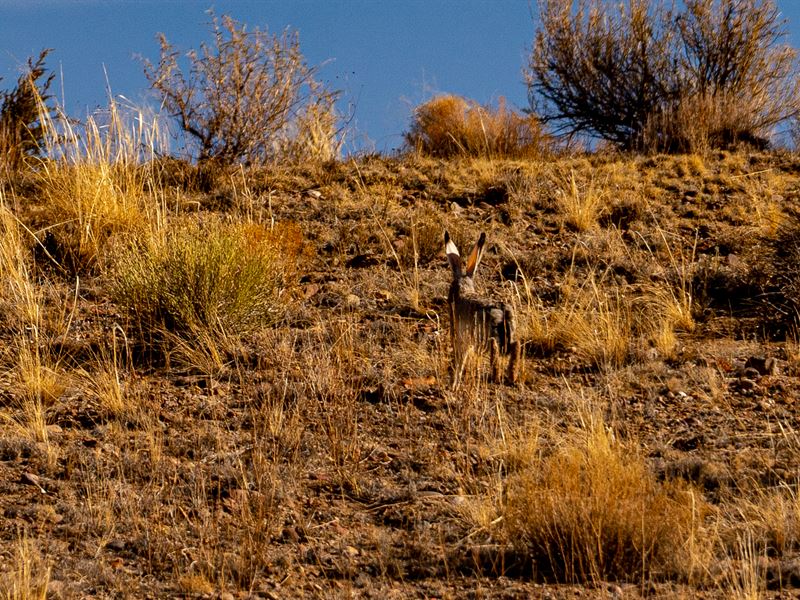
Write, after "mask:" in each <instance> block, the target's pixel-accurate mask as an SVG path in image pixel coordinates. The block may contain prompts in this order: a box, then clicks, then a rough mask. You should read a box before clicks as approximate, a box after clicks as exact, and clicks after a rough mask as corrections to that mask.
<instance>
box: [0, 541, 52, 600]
mask: <svg viewBox="0 0 800 600" xmlns="http://www.w3.org/2000/svg"><path fill="white" fill-rule="evenodd" d="M49 582H50V566H49V565H48V564H47V561H46V560H45V558H44V557H42V555H41V552H40V551H39V549H38V548H37V547H35V545H34V541H33V540H32V539H31V538H30V537H29V536H28V534H27V532H23V533H22V534H21V535H20V536H19V537H18V538H17V541H16V544H15V546H14V550H13V558H12V559H11V569H10V570H5V569H3V568H2V565H0V600H45V598H47V586H48V584H49Z"/></svg>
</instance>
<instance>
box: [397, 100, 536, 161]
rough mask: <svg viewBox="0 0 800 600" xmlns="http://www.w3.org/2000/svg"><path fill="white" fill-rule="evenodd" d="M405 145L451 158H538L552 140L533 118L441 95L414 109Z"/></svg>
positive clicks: (503, 103)
mask: <svg viewBox="0 0 800 600" xmlns="http://www.w3.org/2000/svg"><path fill="white" fill-rule="evenodd" d="M405 138H406V143H407V144H408V146H409V147H411V148H412V149H414V150H416V151H417V152H420V153H423V154H427V155H430V156H436V157H442V158H448V157H455V156H476V157H484V158H491V157H528V158H531V157H539V156H541V155H543V154H545V153H547V152H548V150H549V145H550V141H549V139H548V137H547V136H546V134H545V133H544V131H543V130H542V127H541V125H540V124H539V121H538V120H537V119H536V117H534V116H533V115H522V114H520V113H518V112H517V111H514V110H512V109H509V108H508V107H507V106H506V103H505V100H504V99H502V98H501V99H500V102H499V103H498V106H497V107H496V108H492V107H484V106H480V105H479V104H477V103H475V102H473V101H471V100H467V99H465V98H461V97H459V96H438V97H436V98H433V99H431V100H428V101H427V102H426V103H424V104H422V105H420V106H418V107H417V108H416V109H415V110H414V118H413V121H412V123H411V127H410V129H409V131H408V133H406V135H405Z"/></svg>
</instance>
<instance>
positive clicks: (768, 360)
mask: <svg viewBox="0 0 800 600" xmlns="http://www.w3.org/2000/svg"><path fill="white" fill-rule="evenodd" d="M744 367H745V370H746V369H754V370H755V371H756V372H758V374H759V375H775V374H776V373H777V372H778V361H777V360H775V358H774V357H772V356H769V357H764V356H751V357H750V358H748V359H747V362H745V364H744Z"/></svg>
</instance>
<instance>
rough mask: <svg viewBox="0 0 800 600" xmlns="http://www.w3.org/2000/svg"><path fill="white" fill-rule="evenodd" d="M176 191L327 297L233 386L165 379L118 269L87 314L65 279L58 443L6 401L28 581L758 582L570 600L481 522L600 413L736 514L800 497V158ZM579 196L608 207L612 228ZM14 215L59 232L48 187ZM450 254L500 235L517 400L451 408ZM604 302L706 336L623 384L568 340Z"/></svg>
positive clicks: (143, 586) (575, 164) (431, 168)
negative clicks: (121, 301)
mask: <svg viewBox="0 0 800 600" xmlns="http://www.w3.org/2000/svg"><path fill="white" fill-rule="evenodd" d="M170 173H171V175H170V176H171V177H173V178H174V179H173V181H172V186H174V187H176V188H178V189H179V190H181V191H180V192H179V199H180V201H181V204H180V208H179V210H182V211H185V212H187V214H190V215H191V214H194V213H195V212H197V214H198V215H199V216H198V218H202V215H203V214H206V213H211V212H221V213H227V212H230V213H231V214H233V213H236V212H237V211H238V212H248V211H249V214H252V215H257V216H258V218H261V219H264V220H267V221H268V220H269V219H275V220H276V221H294V222H296V223H297V224H299V226H300V228H301V230H302V231H303V234H304V239H305V241H306V244H307V249H308V253H307V255H306V258H305V259H304V263H303V265H302V268H301V270H302V277H301V279H300V282H299V285H298V287H297V289H295V290H292V291H290V292H287V294H289V295H288V296H287V300H288V301H287V309H286V314H285V317H284V318H283V319H282V320H281V322H280V323H279V324H278V325H276V326H274V327H272V328H269V329H265V330H263V331H259V332H258V333H257V334H255V335H249V336H246V337H245V338H244V339H236V340H235V342H232V343H231V344H229V345H227V346H226V347H225V355H224V358H223V360H222V362H223V363H224V364H223V365H222V366H221V367H220V366H219V365H217V364H215V363H214V361H213V360H211V359H209V358H208V356H207V354H204V352H203V351H202V347H203V346H202V344H201V343H199V342H198V343H197V345H196V346H194V345H193V344H190V346H191V347H189V348H185V349H183V350H181V349H177V350H175V351H174V352H173V353H172V354H171V355H169V356H167V357H162V356H157V357H154V356H150V355H148V354H147V353H146V352H142V351H141V348H142V346H141V345H140V344H139V343H138V340H137V337H136V333H135V332H136V327H135V324H134V323H131V322H130V320H129V318H128V317H127V316H126V312H125V311H124V310H123V309H122V308H121V307H119V306H116V305H115V304H114V302H113V301H112V299H111V296H110V295H109V291H108V286H107V281H106V279H105V277H106V275H104V273H103V271H102V270H101V271H100V272H99V273H95V274H83V275H82V276H81V278H80V280H79V283H78V286H77V298H76V297H75V293H76V286H75V282H74V280H72V279H71V278H70V277H64V276H63V275H59V274H58V273H57V272H56V271H55V270H53V269H51V268H50V267H48V266H46V264H47V262H48V261H46V260H40V261H39V262H40V265H41V272H40V276H41V277H42V278H43V280H46V281H48V282H49V287H48V288H47V289H48V290H49V291H48V296H47V297H46V299H45V301H44V306H45V307H46V309H47V310H48V311H49V313H52V314H53V315H58V314H68V315H69V316H70V318H71V322H70V325H69V327H68V329H67V333H66V334H65V335H61V336H59V337H57V338H54V339H51V340H49V341H48V349H49V350H50V351H51V352H52V353H53V356H55V357H57V359H58V361H57V366H58V369H57V372H58V380H59V381H60V383H61V384H62V385H61V386H60V387H59V388H58V393H57V394H54V397H51V398H49V400H48V402H47V407H46V422H47V443H46V444H45V443H43V442H42V440H38V441H37V440H36V439H33V438H32V437H31V436H30V435H28V434H27V433H26V431H25V430H24V429H25V428H24V426H23V425H20V423H24V418H23V417H22V416H20V415H21V414H22V409H21V408H20V406H19V403H18V402H17V400H16V398H17V395H16V394H15V390H14V386H15V385H16V384H15V381H16V380H15V377H14V374H13V372H11V371H10V370H9V371H7V372H6V373H5V376H4V377H3V378H2V390H1V391H0V409H1V410H2V414H3V415H4V418H3V419H2V420H0V572H2V571H8V570H12V569H14V568H16V566H17V565H20V564H23V563H24V564H30V565H31V567H32V569H33V570H34V571H35V572H38V573H39V574H41V573H42V572H43V571H44V570H46V568H47V567H49V569H50V571H49V580H50V581H49V587H48V590H49V592H48V597H53V598H61V597H63V598H79V597H80V598H83V597H135V598H144V597H208V598H212V597H214V598H230V597H234V598H235V597H256V598H292V597H301V596H305V597H336V598H339V597H359V598H360V597H364V598H409V597H414V598H462V597H463V598H528V597H533V598H585V597H589V598H623V597H624V598H628V597H640V596H646V597H664V598H666V597H669V598H672V597H684V598H688V597H709V598H710V597H715V598H716V597H719V598H727V597H732V596H734V595H739V596H740V597H744V596H743V594H739V593H738V591H737V593H736V594H734V592H733V591H732V588H731V587H730V585H729V584H728V583H726V581H727V580H726V579H725V573H726V572H727V571H731V570H734V571H735V570H737V569H743V568H744V566H743V565H741V564H740V563H737V562H736V561H737V560H741V557H738V558H737V557H736V556H730V555H726V554H725V552H724V551H720V553H719V554H718V555H717V557H716V558H715V559H714V560H712V561H710V562H709V563H708V564H709V567H708V572H707V573H705V575H704V577H702V578H701V579H702V581H699V580H698V581H686V580H680V579H675V578H671V577H658V575H657V574H655V575H653V576H652V577H649V578H648V579H647V580H646V581H638V580H634V581H624V580H619V581H597V582H594V583H586V582H557V581H553V580H552V577H551V576H548V575H547V569H546V568H545V567H543V566H542V565H540V564H537V563H535V562H534V563H532V561H531V559H530V557H529V556H528V555H526V553H525V552H524V549H521V548H520V547H519V546H517V545H515V544H514V543H513V542H514V540H509V539H508V536H507V535H504V534H503V532H502V527H503V523H502V519H500V520H498V519H495V518H492V519H491V520H490V524H488V525H487V524H481V523H482V522H481V520H480V518H478V517H476V516H475V512H476V511H477V510H478V509H479V507H481V506H484V505H487V504H488V505H493V503H494V504H495V505H496V503H500V504H502V497H503V487H504V485H505V482H506V477H507V475H508V473H509V469H510V467H509V465H508V464H507V461H506V457H505V454H504V453H503V452H502V451H501V450H500V448H501V446H502V445H503V443H504V441H505V436H506V435H508V434H509V432H512V431H520V430H523V429H525V427H526V426H527V425H531V424H536V426H537V428H538V431H539V434H538V435H539V438H540V439H539V444H540V448H542V450H541V451H542V452H544V453H547V452H550V451H553V450H552V449H553V448H557V447H558V444H559V440H560V439H562V438H563V436H565V435H567V433H568V432H569V431H570V430H573V429H574V428H576V427H580V425H581V416H582V415H585V414H586V410H587V409H586V406H589V405H590V408H591V409H592V410H596V411H599V412H600V413H601V414H602V415H603V417H604V419H605V422H606V423H607V425H608V426H610V427H612V428H613V429H614V431H615V432H616V434H617V435H619V436H620V437H621V438H624V439H626V440H631V441H633V442H635V443H636V444H638V445H639V446H640V447H641V449H642V452H643V454H644V456H645V457H646V460H647V463H648V465H649V466H650V467H651V469H652V471H653V472H654V473H656V474H657V476H658V477H659V478H660V479H661V480H664V481H668V480H674V479H683V480H686V481H689V482H690V483H692V484H693V485H694V486H695V489H696V490H698V494H701V495H702V496H703V498H704V499H705V500H707V501H708V502H709V503H710V505H711V506H713V507H715V510H719V511H721V512H730V513H732V514H735V513H736V511H737V507H738V506H740V503H741V502H744V501H745V500H747V499H748V498H755V497H756V496H757V494H758V493H759V492H760V491H763V490H774V489H786V490H790V491H792V493H796V483H797V480H798V465H799V464H800V463H798V457H800V437H798V434H797V432H798V431H800V419H799V418H798V407H800V386H798V375H800V344H798V341H797V339H796V338H795V337H793V336H794V335H795V334H794V329H793V315H794V310H795V305H794V298H793V297H792V295H791V289H792V288H791V284H792V282H793V279H792V276H793V275H794V274H793V273H792V272H791V269H790V268H789V267H790V266H791V260H788V262H787V259H786V258H785V256H786V255H787V252H788V250H787V244H791V243H792V239H793V238H792V237H791V235H792V231H793V230H792V225H793V223H794V222H793V220H792V219H793V218H794V216H795V215H796V214H797V212H798V209H800V204H798V198H800V160H798V159H797V158H796V157H795V156H793V155H789V154H781V153H772V154H752V155H751V154H745V153H733V154H728V153H723V154H719V155H715V156H711V157H705V158H701V157H653V158H641V157H630V158H629V157H620V156H600V155H595V156H589V157H578V158H569V159H566V158H561V159H557V160H556V159H554V160H552V161H543V162H537V163H533V162H529V163H526V162H511V161H479V160H470V161H468V160H465V161H451V162H435V161H428V160H423V159H409V158H404V159H385V158H370V157H367V158H364V159H360V160H359V161H356V162H350V163H347V162H344V163H335V164H330V165H325V166H315V167H308V168H307V169H297V170H295V171H288V170H287V171H284V170H280V171H269V170H265V171H258V172H253V173H251V174H249V175H248V176H247V180H246V188H247V190H246V191H247V193H246V194H245V193H243V192H242V191H241V187H242V186H241V185H239V184H238V183H237V179H236V177H237V176H233V177H231V178H230V179H228V178H226V177H225V176H223V175H216V176H214V177H211V176H205V177H200V176H198V175H197V174H196V172H195V171H194V170H191V169H188V168H186V172H184V171H181V170H179V169H175V170H174V172H170ZM209 178H210V180H209ZM573 183H574V185H573ZM237 186H238V187H237ZM570 194H572V195H573V196H574V197H575V198H577V199H578V200H579V204H580V201H581V200H586V199H587V198H591V197H596V198H597V200H598V205H599V208H598V209H597V212H596V214H595V215H594V216H593V217H590V218H589V225H588V227H586V226H584V225H581V223H580V222H579V220H577V219H576V218H575V217H574V216H571V213H570V212H569V211H570V209H569V208H568V205H567V204H566V203H565V202H564V201H563V199H564V198H567V197H569V196H570ZM13 195H14V198H15V199H17V200H18V204H19V208H18V212H19V214H20V216H21V218H22V220H23V221H26V222H27V223H30V224H31V225H32V226H33V227H36V226H38V225H41V223H38V222H37V219H38V217H37V215H38V212H37V211H38V205H37V197H36V192H35V186H31V187H26V186H25V185H23V184H18V185H17V187H16V188H15V189H14V192H13ZM243 204H247V205H246V206H244V207H243ZM445 227H447V228H448V229H449V230H450V231H451V233H453V235H454V237H455V238H456V240H457V242H458V243H459V244H460V247H461V248H462V250H463V249H465V248H466V246H467V245H468V244H470V243H472V242H473V241H474V240H475V239H477V236H478V233H479V232H480V231H481V230H484V231H486V232H487V235H488V238H489V246H490V248H489V250H488V251H487V253H486V256H485V257H484V260H483V263H482V265H481V268H480V272H479V276H480V279H479V283H480V287H481V288H482V290H483V291H484V292H485V293H487V294H493V295H497V296H502V297H504V298H505V299H506V300H510V301H512V302H513V303H514V304H515V306H516V308H517V311H518V314H519V320H520V330H521V333H522V336H523V340H524V341H525V361H524V369H523V375H522V381H521V383H520V384H519V385H518V386H516V387H509V386H504V385H494V384H490V383H488V382H487V381H486V371H487V366H486V364H483V365H482V366H480V367H479V373H480V374H479V375H478V376H477V377H476V376H475V375H474V373H473V374H470V373H468V374H467V376H466V378H465V382H464V383H463V385H462V386H461V387H459V388H458V389H456V390H453V389H451V386H450V383H449V382H450V376H449V372H448V363H449V338H448V324H447V317H446V315H447V312H446V306H445V298H446V294H447V286H448V283H449V271H448V269H447V265H446V261H445V259H444V256H443V252H442V250H443V248H442V245H443V244H442V231H443V229H444V228H445ZM415 247H416V257H417V258H416V264H415V258H414V257H415V251H414V249H415ZM789 254H790V253H789ZM54 258H56V259H58V256H55V257H54ZM787 265H788V266H787ZM590 280H591V281H594V282H596V285H597V287H598V289H601V290H603V293H604V294H609V295H607V296H603V297H605V298H612V297H613V298H620V297H621V298H624V299H625V300H624V302H629V299H631V298H641V297H645V296H647V295H648V294H651V295H652V294H654V293H656V292H655V291H656V290H659V289H663V290H667V289H672V290H675V289H678V290H682V291H685V292H686V293H687V294H689V295H690V296H691V312H692V314H691V318H690V320H691V326H688V325H685V326H683V327H680V326H675V327H674V328H673V329H674V336H675V337H674V340H673V341H672V342H669V341H668V342H665V343H659V342H657V341H655V340H654V338H653V337H652V336H651V335H650V333H649V332H648V331H649V330H647V329H646V328H643V327H639V326H638V325H634V330H633V331H632V332H631V333H630V335H629V336H628V338H626V341H625V346H624V349H623V355H622V356H621V358H619V359H616V358H609V357H608V356H605V357H604V356H603V355H602V353H601V354H600V355H598V354H597V352H596V351H593V347H589V348H585V347H582V346H581V345H580V343H579V342H580V340H579V339H578V340H577V341H576V340H575V339H573V338H570V335H569V331H568V325H569V319H567V320H566V321H565V320H559V316H558V315H559V314H561V315H563V314H565V311H566V314H568V315H569V314H572V313H570V312H569V310H568V309H569V308H570V307H572V309H573V310H578V309H576V308H575V306H577V305H576V304H570V303H571V302H573V301H574V302H577V300H574V299H575V298H579V297H580V294H579V293H577V292H576V290H578V291H580V290H581V289H588V288H582V287H581V286H582V284H583V283H585V282H586V281H590ZM615 294H621V296H616V295H615ZM656 295H657V294H656ZM75 298H76V299H75ZM73 300H75V302H74V304H73ZM625 306H626V307H628V308H629V309H630V311H633V312H636V310H638V309H637V308H636V307H637V306H639V305H638V304H637V303H636V302H635V301H634V300H630V304H625ZM653 306H654V304H646V307H645V308H643V309H641V310H640V311H639V312H638V313H636V314H637V315H639V316H637V317H635V319H634V321H636V319H639V320H642V321H648V322H649V319H650V316H648V315H649V314H650V313H651V312H652V311H655V310H656V309H655V308H653ZM631 307H633V308H631ZM626 310H627V309H626ZM591 314H593V315H594V317H591V315H590V320H591V318H597V319H599V318H600V317H599V316H598V314H599V313H591ZM642 315H643V316H642ZM652 315H655V313H654V312H653V313H652ZM573 316H574V315H573ZM658 318H659V317H658V316H653V320H658ZM637 322H638V321H637ZM0 330H2V331H1V332H0V335H2V337H0V344H2V345H4V346H5V348H4V355H8V353H9V352H13V348H14V345H13V339H11V337H10V336H11V333H10V331H9V330H8V329H4V328H3V327H2V326H1V325H0ZM570 340H572V341H570ZM612 341H613V340H610V341H609V343H611V342H612ZM112 342H113V343H112ZM109 347H116V348H117V351H118V352H119V354H120V357H121V359H120V363H121V368H120V377H121V381H122V388H123V390H124V397H125V399H126V402H127V403H128V404H129V405H130V407H131V408H130V410H129V411H127V412H125V411H122V412H121V413H117V414H116V415H113V416H111V415H109V412H108V410H107V409H106V408H105V407H104V406H103V403H102V399H101V398H100V397H99V396H98V395H97V394H93V393H92V392H91V390H92V386H91V380H92V379H93V373H94V372H93V371H92V366H91V365H94V364H95V362H96V360H95V359H96V358H97V357H98V356H99V355H101V353H102V352H103V351H104V350H103V349H104V348H106V349H107V348H109ZM81 368H84V369H85V370H86V371H87V372H88V375H81V374H80V369H81ZM534 509H535V508H534ZM730 519H731V522H734V521H735V518H734V517H730ZM735 528H736V526H735V525H731V531H733V530H735ZM796 533H798V536H797V537H795V538H792V539H788V540H785V541H784V542H782V545H781V546H780V549H779V550H778V549H776V547H775V546H774V545H773V546H772V547H769V544H767V543H766V542H765V546H764V550H763V552H760V554H761V556H757V557H756V560H755V563H754V564H756V570H757V571H758V573H760V577H761V579H760V581H761V584H760V585H763V588H764V590H765V593H766V594H767V596H768V597H797V596H798V595H800V553H798V548H800V525H798V529H797V531H796ZM721 537H724V535H722V534H721ZM721 547H725V544H724V543H722V544H721ZM20 549H24V550H25V553H24V554H23V558H20V556H19V552H20ZM11 597H27V596H11ZM31 597H32V596H31Z"/></svg>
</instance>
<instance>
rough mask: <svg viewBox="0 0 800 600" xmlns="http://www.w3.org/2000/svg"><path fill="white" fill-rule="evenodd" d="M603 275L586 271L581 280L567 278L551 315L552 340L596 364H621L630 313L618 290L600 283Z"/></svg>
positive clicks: (628, 335) (627, 342)
mask: <svg viewBox="0 0 800 600" xmlns="http://www.w3.org/2000/svg"><path fill="white" fill-rule="evenodd" d="M603 277H604V276H603V275H597V274H596V273H595V272H594V271H592V272H590V273H589V274H588V276H587V277H586V278H585V279H584V280H583V282H582V283H581V284H579V285H578V284H577V283H576V282H574V281H572V282H568V285H566V286H564V298H563V303H562V304H561V306H559V307H558V309H557V310H556V312H555V314H554V315H553V316H552V318H551V321H552V327H551V334H552V335H553V338H554V340H555V343H556V344H558V345H560V346H561V347H563V348H568V349H569V350H570V352H572V353H573V354H574V355H575V356H577V357H578V358H580V359H581V360H582V361H584V362H586V363H588V364H590V365H591V366H593V367H598V368H615V367H619V366H621V365H623V364H624V363H625V362H626V361H627V360H628V359H629V357H630V355H631V343H632V341H633V334H634V331H633V326H634V322H633V315H632V313H631V307H630V302H629V301H628V300H627V299H626V298H625V297H624V295H623V294H621V293H620V292H619V291H618V290H613V291H609V290H608V289H606V288H605V287H604V286H603Z"/></svg>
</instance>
